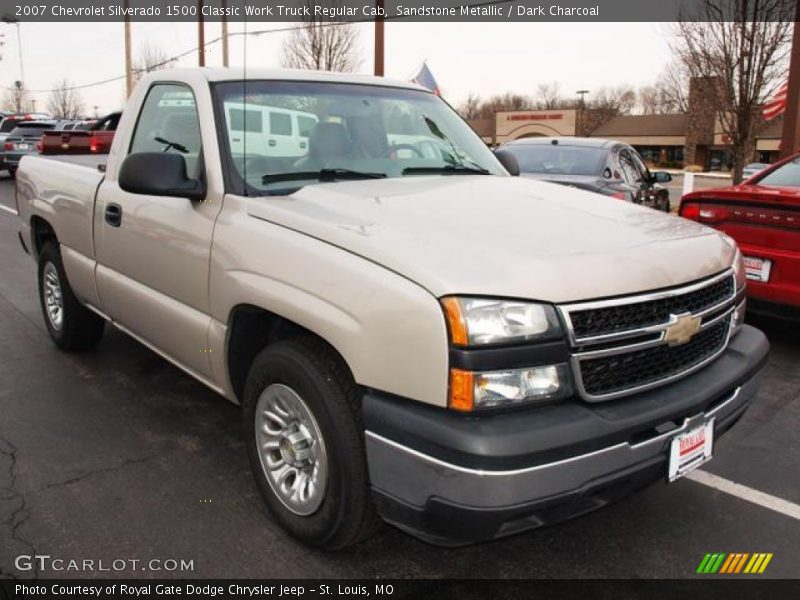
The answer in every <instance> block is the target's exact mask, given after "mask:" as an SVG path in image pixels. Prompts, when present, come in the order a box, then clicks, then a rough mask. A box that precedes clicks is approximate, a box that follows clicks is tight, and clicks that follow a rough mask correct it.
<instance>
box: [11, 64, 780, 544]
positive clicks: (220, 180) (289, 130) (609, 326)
mask: <svg viewBox="0 0 800 600" xmlns="http://www.w3.org/2000/svg"><path fill="white" fill-rule="evenodd" d="M254 106H261V107H264V109H259V110H254V109H253V107H254ZM273 108H274V109H276V110H272V109H273ZM281 108H282V109H289V110H290V111H294V113H297V112H302V113H304V114H313V115H314V118H313V119H312V120H313V121H314V123H313V124H311V123H308V124H307V125H309V126H310V129H309V130H308V131H301V130H300V127H299V124H298V122H295V121H298V120H297V119H291V118H289V119H288V120H287V119H286V118H282V117H281V111H280V110H277V109H281ZM237 110H238V111H241V114H240V113H236V112H235V111H237ZM294 113H291V114H294ZM284 116H285V115H284ZM270 120H273V121H274V122H272V123H270V122H269V121H270ZM234 121H236V123H237V131H235V132H232V131H231V130H229V128H228V127H229V123H232V122H234ZM239 130H245V131H254V132H259V131H260V132H267V133H266V134H265V135H260V136H252V137H249V138H248V137H245V138H244V139H245V141H243V142H242V141H241V140H242V138H241V131H239ZM279 136H284V137H293V139H294V140H295V141H294V142H292V143H288V144H280V143H279V141H278V140H277V139H276V138H277V137H279ZM306 136H307V137H306ZM234 138H236V139H238V140H240V142H241V143H239V142H234ZM248 140H249V141H248ZM298 140H304V141H307V144H306V146H307V147H305V148H304V147H302V145H301V144H300V143H299V141H298ZM273 142H274V143H273ZM288 147H292V148H295V149H296V150H295V152H296V154H295V155H293V156H288V155H287V152H286V148H288ZM516 174H518V166H517V165H516V164H515V161H514V160H513V157H510V156H509V155H508V154H504V153H502V152H500V153H497V154H493V153H492V152H491V151H490V150H489V149H488V148H487V147H486V146H485V145H484V144H483V143H482V142H481V140H480V139H479V138H478V137H477V136H476V135H475V134H474V133H473V132H472V130H471V129H470V128H469V127H468V126H467V125H466V124H465V123H464V121H463V120H462V119H461V118H460V117H459V116H458V115H457V114H456V113H455V112H454V111H453V110H452V109H451V108H450V107H449V106H448V105H447V104H446V103H445V102H443V101H442V100H441V99H440V98H439V97H438V96H436V95H435V94H433V93H430V92H429V91H427V90H425V89H423V88H421V87H418V86H416V85H412V84H407V83H402V82H396V81H391V80H388V79H382V78H372V77H364V76H355V75H342V74H331V73H317V72H310V71H302V72H299V71H298V72H295V71H280V70H248V71H247V73H246V74H245V73H244V72H242V71H240V70H228V69H186V70H181V69H173V70H170V71H169V72H168V73H166V74H165V73H163V72H162V73H154V74H150V75H147V76H145V77H144V78H142V80H141V81H140V83H138V85H137V87H136V88H135V90H134V92H133V94H132V96H131V97H130V99H129V101H128V104H127V106H126V108H125V110H124V112H123V114H122V118H121V120H120V123H119V128H118V129H117V133H116V136H115V138H114V142H113V144H112V147H111V152H110V154H109V155H108V156H107V157H97V156H74V157H70V156H62V157H58V156H56V157H45V156H28V157H25V158H23V159H22V163H21V166H20V169H19V172H18V179H17V201H18V210H19V218H20V234H19V237H20V241H21V243H22V246H23V247H24V249H25V250H26V251H27V252H29V253H30V254H31V255H32V257H33V258H34V259H35V261H36V262H37V264H38V279H39V290H40V300H41V306H42V312H43V317H44V322H45V324H46V326H47V330H48V331H49V333H50V336H51V337H52V340H53V342H55V344H56V345H57V346H58V347H59V348H61V349H62V350H64V351H67V352H73V351H81V350H87V349H89V348H93V347H95V346H96V345H97V344H98V342H100V339H101V336H102V334H103V329H104V324H105V323H106V322H110V323H112V324H113V325H115V326H116V327H118V328H120V329H121V330H122V331H124V332H127V333H128V334H130V335H131V336H133V337H134V338H136V339H137V340H139V341H140V342H141V343H142V344H144V345H146V346H147V347H149V348H151V349H152V350H153V351H154V352H156V353H158V354H160V355H162V356H163V357H164V358H165V359H167V360H169V361H171V362H173V363H174V364H175V365H177V366H178V367H180V368H181V369H183V370H184V371H185V372H186V373H188V374H189V375H191V376H192V377H195V378H196V379H198V380H199V381H201V382H203V383H204V384H205V385H207V386H208V387H209V388H211V389H213V390H215V391H217V392H218V393H219V394H221V395H222V396H224V397H225V398H227V399H228V400H230V401H232V402H234V403H237V404H240V405H241V407H242V423H243V436H244V440H245V442H246V444H245V445H246V448H247V453H248V456H249V460H250V462H251V465H252V470H253V474H254V476H255V481H256V483H257V486H258V489H259V490H260V492H261V494H262V496H263V498H264V501H265V503H266V505H267V507H268V509H269V510H270V512H271V513H272V515H273V517H274V519H275V520H276V521H277V522H279V523H280V524H281V525H282V526H283V527H284V528H285V529H286V530H287V531H288V532H290V533H291V534H292V535H293V536H295V537H296V538H298V539H300V540H302V541H304V542H305V543H307V544H310V545H313V546H317V547H323V548H328V549H336V548H342V547H345V546H348V545H350V544H353V543H356V542H358V541H359V540H362V539H364V538H366V537H367V536H369V535H370V534H371V533H373V532H374V531H375V530H376V528H377V527H378V525H379V524H380V523H381V520H383V521H387V522H389V523H391V524H394V525H396V526H398V527H400V528H402V529H404V530H405V531H407V532H410V533H412V534H414V535H416V536H418V537H420V538H422V539H424V540H427V541H429V542H432V543H437V544H442V545H449V544H452V545H455V544H464V543H469V542H474V541H477V540H485V539H492V538H496V537H500V536H505V535H509V534H513V533H516V532H520V531H523V530H526V529H531V528H534V527H538V526H541V525H545V524H550V523H555V522H557V521H561V520H564V519H566V518H569V517H573V516H577V515H581V514H584V513H586V512H588V511H590V510H593V509H595V508H599V507H601V506H603V505H605V504H607V503H608V502H610V501H612V500H615V499H617V498H620V497H621V496H623V495H625V494H627V493H629V492H631V491H633V490H635V489H637V488H641V487H642V486H645V485H648V484H651V483H654V482H657V481H674V480H676V479H678V478H680V477H681V476H683V475H684V474H686V473H687V472H689V471H691V469H693V468H696V467H697V466H698V465H700V464H703V463H705V462H706V461H707V460H709V459H710V458H711V457H712V453H713V452H714V451H716V450H717V446H716V444H715V442H716V440H717V439H718V438H719V436H720V435H722V434H723V433H724V432H725V431H727V430H728V429H729V428H730V427H731V426H732V425H733V424H734V423H735V422H736V421H737V420H738V419H739V418H740V417H741V416H742V414H743V413H744V411H745V409H746V408H747V407H748V405H750V403H751V402H752V401H753V400H754V398H755V396H756V391H757V386H758V379H759V378H758V375H759V371H760V369H761V368H762V366H763V364H764V361H765V359H766V355H767V352H768V348H769V346H768V342H767V340H766V338H765V336H764V335H763V334H762V333H761V332H760V331H758V330H757V329H755V328H753V327H751V326H749V325H747V324H744V323H743V315H744V308H745V304H744V302H745V300H744V294H745V282H746V281H745V272H744V267H743V264H742V258H741V255H740V253H739V251H738V249H737V247H736V244H735V242H734V241H733V240H732V239H731V238H730V237H728V236H726V235H723V234H721V233H719V232H717V231H714V230H713V229H710V228H707V227H704V226H703V225H700V224H698V223H694V222H691V221H688V220H685V219H681V218H678V217H675V216H670V215H666V214H663V213H660V212H657V211H653V210H650V209H647V208H642V207H640V206H635V205H632V204H629V203H623V202H619V201H617V200H614V199H613V198H603V197H600V196H598V195H596V194H592V193H588V192H585V191H581V190H578V189H573V188H568V187H564V186H559V185H555V184H551V183H546V182H538V181H532V180H526V179H523V178H520V177H515V176H514V175H516ZM723 450H724V449H723ZM665 516H666V515H665Z"/></svg>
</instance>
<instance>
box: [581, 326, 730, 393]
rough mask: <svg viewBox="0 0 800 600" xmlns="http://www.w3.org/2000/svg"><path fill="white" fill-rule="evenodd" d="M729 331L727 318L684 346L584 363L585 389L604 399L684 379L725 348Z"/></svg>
mask: <svg viewBox="0 0 800 600" xmlns="http://www.w3.org/2000/svg"><path fill="white" fill-rule="evenodd" d="M729 329H730V317H727V318H725V319H724V320H723V321H720V322H719V323H717V324H716V325H714V326H713V327H708V328H707V329H705V330H703V331H701V332H700V333H698V334H697V335H696V336H695V337H694V338H693V339H692V341H691V342H689V343H688V344H684V345H683V346H668V345H666V344H662V345H660V346H653V347H651V348H645V349H644V350H634V351H633V352H626V353H624V354H614V355H611V356H601V357H598V358H590V359H588V360H583V361H581V380H582V381H583V389H584V390H586V393H587V394H589V395H591V396H603V395H606V394H613V393H614V392H619V391H620V390H626V389H628V388H630V387H639V386H642V385H647V384H649V383H653V382H657V381H661V380H662V379H664V378H671V377H674V376H676V375H680V374H681V373H683V372H684V371H685V370H686V369H688V368H691V367H694V366H695V365H697V364H700V363H702V362H703V361H705V360H706V359H708V358H709V357H711V356H715V355H716V354H717V353H718V352H719V351H720V350H721V349H722V348H724V346H725V342H726V341H727V339H728V330H729Z"/></svg>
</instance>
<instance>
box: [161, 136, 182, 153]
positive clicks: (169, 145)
mask: <svg viewBox="0 0 800 600" xmlns="http://www.w3.org/2000/svg"><path fill="white" fill-rule="evenodd" d="M153 139H155V141H157V142H158V143H159V144H164V145H165V146H166V147H165V148H164V152H169V151H170V150H171V149H172V148H175V150H177V151H178V152H180V153H181V154H189V150H188V149H187V148H186V146H184V145H183V144H179V143H178V142H170V141H169V140H165V139H164V138H162V137H158V136H156V137H155V138H153Z"/></svg>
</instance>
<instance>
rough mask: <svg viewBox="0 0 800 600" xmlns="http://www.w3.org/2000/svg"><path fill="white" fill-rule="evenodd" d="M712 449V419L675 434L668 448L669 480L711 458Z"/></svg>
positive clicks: (677, 477) (679, 476) (680, 475)
mask: <svg viewBox="0 0 800 600" xmlns="http://www.w3.org/2000/svg"><path fill="white" fill-rule="evenodd" d="M713 449H714V419H711V420H709V421H706V422H705V423H703V424H702V425H700V426H698V427H695V428H693V429H690V430H689V431H684V432H683V433H681V434H679V435H676V436H675V437H674V438H673V439H672V444H671V445H670V449H669V468H668V472H667V477H668V479H669V481H675V480H676V479H679V478H681V477H683V476H684V475H686V474H687V473H689V472H690V471H693V470H694V469H696V468H697V467H699V466H700V465H702V464H703V463H705V462H708V461H709V460H711V455H712V452H713Z"/></svg>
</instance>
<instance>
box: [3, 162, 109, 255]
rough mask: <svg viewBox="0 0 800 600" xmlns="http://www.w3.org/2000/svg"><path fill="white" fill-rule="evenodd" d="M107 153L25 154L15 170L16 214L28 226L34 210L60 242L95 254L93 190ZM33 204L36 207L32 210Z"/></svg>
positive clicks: (99, 178) (100, 179)
mask: <svg viewBox="0 0 800 600" xmlns="http://www.w3.org/2000/svg"><path fill="white" fill-rule="evenodd" d="M107 159H108V157H107V156H102V155H101V156H98V155H72V156H71V155H58V156H35V155H34V156H26V157H24V158H23V159H22V162H21V163H20V169H19V172H18V181H17V184H18V194H17V202H18V210H19V217H20V219H21V220H22V222H23V224H24V225H25V226H26V227H30V219H31V216H32V215H33V214H38V215H41V216H42V217H43V218H45V219H46V220H47V221H48V222H49V223H51V224H52V226H53V227H55V228H56V234H57V236H58V240H59V242H60V243H61V244H62V246H66V247H67V248H69V249H71V250H73V251H75V252H77V253H78V254H80V255H82V256H84V257H86V258H93V257H94V235H93V230H92V227H93V221H94V218H93V214H94V202H95V194H96V192H97V188H98V186H99V185H100V182H101V181H103V178H104V177H105V173H103V172H102V171H101V170H100V169H99V168H98V167H100V166H101V165H105V162H106V160H107ZM34 208H35V211H34Z"/></svg>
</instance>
